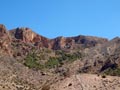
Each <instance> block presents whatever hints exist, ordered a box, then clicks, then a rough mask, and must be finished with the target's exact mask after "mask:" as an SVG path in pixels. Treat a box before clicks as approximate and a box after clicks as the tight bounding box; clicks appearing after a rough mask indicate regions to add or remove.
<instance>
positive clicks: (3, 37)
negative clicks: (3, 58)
mask: <svg viewBox="0 0 120 90" xmlns="http://www.w3.org/2000/svg"><path fill="white" fill-rule="evenodd" d="M10 45H11V37H10V35H9V32H8V31H7V30H6V28H5V26H4V25H0V55H4V54H6V55H10V56H11V52H12V51H11V46H10Z"/></svg>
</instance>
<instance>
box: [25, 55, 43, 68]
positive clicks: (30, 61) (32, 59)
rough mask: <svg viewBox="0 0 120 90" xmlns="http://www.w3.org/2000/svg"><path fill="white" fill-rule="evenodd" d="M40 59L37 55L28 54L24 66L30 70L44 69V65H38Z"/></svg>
mask: <svg viewBox="0 0 120 90" xmlns="http://www.w3.org/2000/svg"><path fill="white" fill-rule="evenodd" d="M37 61H38V58H37V56H36V54H35V53H31V54H28V55H27V56H26V58H25V62H24V65H25V66H27V67H29V68H35V69H42V68H43V65H41V64H40V63H37Z"/></svg>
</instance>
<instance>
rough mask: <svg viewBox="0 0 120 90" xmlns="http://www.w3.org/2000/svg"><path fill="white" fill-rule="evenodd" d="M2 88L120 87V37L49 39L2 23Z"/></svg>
mask: <svg viewBox="0 0 120 90" xmlns="http://www.w3.org/2000/svg"><path fill="white" fill-rule="evenodd" d="M0 90H120V38H119V37H116V38H114V39H112V40H108V39H106V38H99V37H93V36H84V35H79V36H75V37H62V36H61V37H57V38H54V39H49V38H46V37H44V36H41V35H39V34H37V33H35V32H33V31H32V30H31V29H30V28H26V27H22V28H19V27H18V28H15V29H12V30H7V29H6V27H5V26H4V25H2V24H1V25H0Z"/></svg>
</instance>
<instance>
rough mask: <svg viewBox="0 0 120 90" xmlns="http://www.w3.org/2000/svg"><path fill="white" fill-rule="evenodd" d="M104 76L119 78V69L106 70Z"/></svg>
mask: <svg viewBox="0 0 120 90" xmlns="http://www.w3.org/2000/svg"><path fill="white" fill-rule="evenodd" d="M104 73H105V74H106V75H112V76H120V67H117V68H114V69H112V68H108V69H107V70H105V71H104Z"/></svg>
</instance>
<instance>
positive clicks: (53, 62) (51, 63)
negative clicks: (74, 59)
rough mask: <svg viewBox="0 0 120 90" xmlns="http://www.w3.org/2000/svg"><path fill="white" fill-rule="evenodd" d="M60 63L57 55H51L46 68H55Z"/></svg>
mask: <svg viewBox="0 0 120 90" xmlns="http://www.w3.org/2000/svg"><path fill="white" fill-rule="evenodd" d="M58 65H59V61H58V59H57V58H56V57H50V58H49V60H48V61H47V62H46V63H45V67H46V68H55V67H56V66H58Z"/></svg>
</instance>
